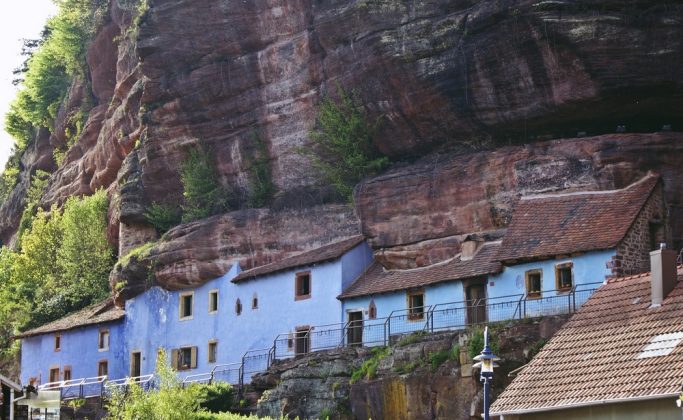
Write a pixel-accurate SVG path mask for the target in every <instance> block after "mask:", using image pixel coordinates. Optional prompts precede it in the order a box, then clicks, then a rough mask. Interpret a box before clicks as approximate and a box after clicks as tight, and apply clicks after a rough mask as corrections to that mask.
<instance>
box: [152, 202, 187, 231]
mask: <svg viewBox="0 0 683 420" xmlns="http://www.w3.org/2000/svg"><path fill="white" fill-rule="evenodd" d="M182 217H183V213H182V210H181V209H180V207H178V206H176V205H173V204H163V203H156V202H154V203H152V204H151V205H150V206H149V207H147V210H146V211H145V219H147V221H148V222H149V223H150V224H151V225H152V226H154V228H155V229H156V230H157V232H158V233H159V234H163V233H165V232H167V231H168V230H169V229H171V228H172V227H174V226H177V225H179V224H180V222H181V220H182Z"/></svg>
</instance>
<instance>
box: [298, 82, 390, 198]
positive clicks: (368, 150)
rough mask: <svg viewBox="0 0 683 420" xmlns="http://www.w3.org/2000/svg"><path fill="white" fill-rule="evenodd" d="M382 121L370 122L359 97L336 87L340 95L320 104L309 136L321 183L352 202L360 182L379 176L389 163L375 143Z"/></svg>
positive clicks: (312, 156) (328, 97)
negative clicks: (355, 188) (366, 178)
mask: <svg viewBox="0 0 683 420" xmlns="http://www.w3.org/2000/svg"><path fill="white" fill-rule="evenodd" d="M380 121H381V119H380V118H378V119H377V120H375V121H370V120H369V118H368V115H367V112H366V110H365V108H364V107H363V106H362V105H361V104H360V102H359V100H358V98H357V96H356V95H355V94H353V93H348V92H346V91H345V90H344V89H342V88H341V87H340V86H337V96H336V98H333V97H331V96H325V97H324V98H323V99H322V101H321V102H320V106H319V108H318V115H317V118H316V125H315V128H314V129H313V130H312V131H311V133H310V136H311V140H313V143H314V145H313V148H312V149H311V150H303V153H304V154H306V155H308V156H310V158H311V160H312V162H313V166H314V167H315V169H317V170H318V173H319V176H320V181H321V182H322V183H324V184H327V185H331V186H332V187H333V188H334V189H335V190H336V191H337V193H339V194H340V195H341V196H342V197H343V198H344V199H346V200H347V201H349V202H351V201H352V199H353V188H354V187H355V186H356V184H358V182H359V181H360V180H361V179H363V178H365V177H367V176H371V175H376V174H377V173H379V172H380V171H381V170H382V169H384V168H386V167H387V165H388V164H389V158H388V157H386V156H384V155H382V153H380V152H379V150H377V148H376V147H375V145H374V143H373V138H374V137H375V135H376V134H377V130H378V128H379V123H380Z"/></svg>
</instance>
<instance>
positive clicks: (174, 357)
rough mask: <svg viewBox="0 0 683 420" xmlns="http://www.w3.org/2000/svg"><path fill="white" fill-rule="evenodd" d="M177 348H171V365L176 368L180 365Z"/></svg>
mask: <svg viewBox="0 0 683 420" xmlns="http://www.w3.org/2000/svg"><path fill="white" fill-rule="evenodd" d="M178 354H179V352H178V349H173V350H171V366H172V367H173V369H178V368H179V367H180V363H179V361H178Z"/></svg>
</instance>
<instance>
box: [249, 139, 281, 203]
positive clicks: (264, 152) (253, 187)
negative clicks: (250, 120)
mask: <svg viewBox="0 0 683 420" xmlns="http://www.w3.org/2000/svg"><path fill="white" fill-rule="evenodd" d="M253 139H254V144H255V146H256V155H255V157H254V159H253V160H252V161H251V162H250V164H251V166H250V168H249V171H250V172H251V174H250V180H249V190H250V195H249V202H248V205H249V207H264V206H266V204H268V202H270V200H272V198H273V195H274V194H275V192H276V188H275V184H273V177H272V174H271V171H270V162H269V160H270V159H269V155H268V147H267V145H266V143H265V142H264V141H263V139H261V137H260V136H259V135H258V133H254V135H253Z"/></svg>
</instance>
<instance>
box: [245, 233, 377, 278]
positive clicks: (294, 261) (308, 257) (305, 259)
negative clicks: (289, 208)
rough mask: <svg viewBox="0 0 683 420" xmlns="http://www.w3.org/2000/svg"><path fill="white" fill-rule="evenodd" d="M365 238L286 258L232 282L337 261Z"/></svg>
mask: <svg viewBox="0 0 683 420" xmlns="http://www.w3.org/2000/svg"><path fill="white" fill-rule="evenodd" d="M364 240H365V238H364V237H363V236H361V235H356V236H352V237H351V238H348V239H344V240H342V241H339V242H334V243H331V244H329V245H325V246H322V247H320V248H316V249H312V250H310V251H306V252H302V253H301V254H297V255H294V256H291V257H288V258H285V259H283V260H280V261H276V262H274V263H270V264H266V265H262V266H260V267H256V268H252V269H250V270H245V271H242V272H241V273H239V274H238V275H237V276H235V278H234V279H232V281H233V282H234V283H237V282H240V281H244V280H248V279H253V278H255V277H259V276H263V275H265V274H272V273H276V272H278V271H283V270H287V269H290V268H296V267H301V266H305V265H311V264H316V263H321V262H324V261H330V260H335V259H337V258H339V257H341V256H342V255H343V254H344V253H345V252H347V251H349V250H351V249H352V248H354V247H355V246H356V245H358V244H360V243H361V242H363V241H364Z"/></svg>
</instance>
